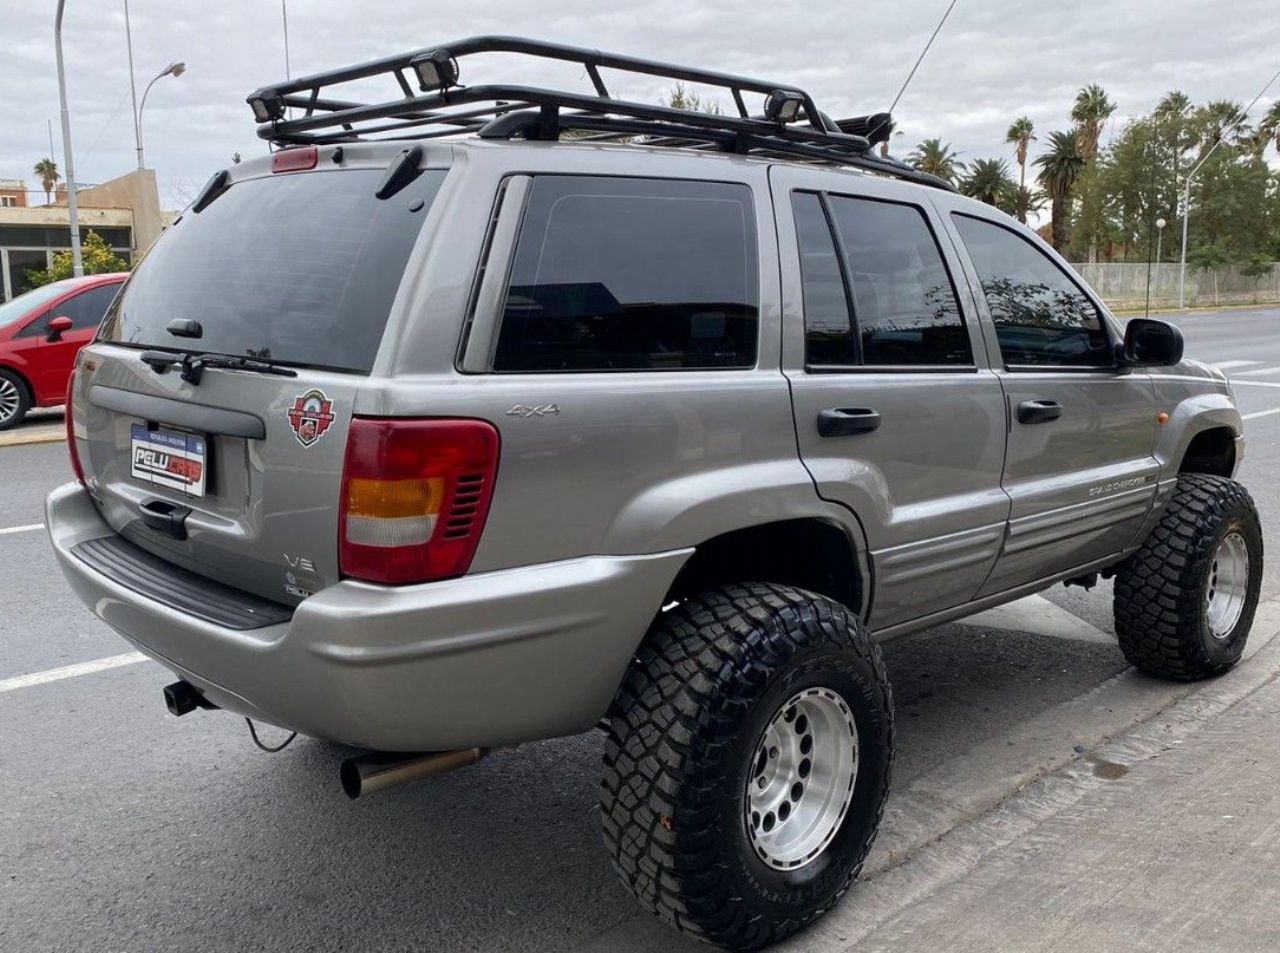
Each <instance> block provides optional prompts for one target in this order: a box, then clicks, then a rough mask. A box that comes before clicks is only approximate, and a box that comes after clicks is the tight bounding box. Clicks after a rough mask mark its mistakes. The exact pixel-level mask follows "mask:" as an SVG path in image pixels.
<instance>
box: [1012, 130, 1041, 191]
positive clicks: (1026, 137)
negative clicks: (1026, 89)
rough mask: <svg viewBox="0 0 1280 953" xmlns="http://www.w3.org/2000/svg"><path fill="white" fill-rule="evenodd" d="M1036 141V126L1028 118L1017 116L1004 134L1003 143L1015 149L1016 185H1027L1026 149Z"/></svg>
mask: <svg viewBox="0 0 1280 953" xmlns="http://www.w3.org/2000/svg"><path fill="white" fill-rule="evenodd" d="M1035 140H1036V126H1035V123H1033V122H1032V121H1031V119H1030V117H1028V116H1019V117H1018V118H1017V119H1015V120H1014V121H1013V124H1012V125H1011V126H1009V131H1008V132H1006V133H1005V134H1004V141H1005V142H1007V143H1009V144H1011V145H1013V146H1016V147H1017V151H1016V156H1017V159H1018V168H1019V169H1020V170H1021V171H1020V173H1019V175H1018V185H1020V186H1025V185H1026V184H1027V148H1028V147H1029V146H1030V145H1031V143H1033V142H1035Z"/></svg>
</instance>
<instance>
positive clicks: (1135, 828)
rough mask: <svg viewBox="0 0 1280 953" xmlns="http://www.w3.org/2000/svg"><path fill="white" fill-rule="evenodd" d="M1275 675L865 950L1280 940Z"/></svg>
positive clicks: (1224, 946) (969, 952) (861, 946)
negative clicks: (1201, 727) (1188, 735)
mask: <svg viewBox="0 0 1280 953" xmlns="http://www.w3.org/2000/svg"><path fill="white" fill-rule="evenodd" d="M1278 729H1280V680H1276V679H1274V678H1273V679H1272V680H1271V681H1269V682H1267V683H1266V684H1265V685H1264V686H1263V687H1262V688H1260V689H1258V690H1257V691H1255V692H1254V693H1253V694H1252V695H1249V696H1247V697H1246V698H1245V699H1244V700H1242V701H1241V702H1239V703H1238V704H1236V705H1235V706H1234V707H1232V708H1230V709H1229V710H1227V711H1226V712H1224V713H1222V714H1220V715H1218V716H1216V717H1214V718H1212V720H1210V721H1209V722H1208V723H1207V724H1206V725H1205V726H1204V727H1203V729H1202V730H1200V731H1198V732H1196V733H1194V734H1193V735H1191V736H1190V737H1188V738H1187V739H1186V740H1185V741H1183V742H1182V743H1177V741H1176V739H1175V740H1174V743H1173V744H1171V745H1170V746H1169V748H1168V750H1166V751H1163V752H1161V753H1158V754H1156V755H1155V756H1153V757H1151V758H1150V759H1149V760H1146V761H1142V762H1139V763H1137V764H1135V765H1134V766H1133V767H1132V768H1127V767H1126V766H1125V765H1123V764H1120V763H1114V764H1113V763H1111V762H1097V761H1095V763H1094V767H1093V774H1094V776H1095V777H1097V778H1099V779H1100V783H1099V784H1098V785H1097V786H1096V787H1095V788H1094V790H1092V791H1090V792H1088V793H1087V794H1086V795H1085V796H1084V797H1082V798H1081V799H1080V800H1079V801H1078V803H1076V804H1075V805H1074V806H1072V807H1070V808H1068V809H1066V810H1063V811H1062V812H1061V813H1059V814H1057V815H1055V816H1053V817H1052V818H1050V819H1049V820H1047V821H1045V822H1044V823H1042V824H1040V825H1039V826H1037V827H1036V828H1035V829H1033V830H1031V831H1030V832H1028V833H1026V834H1025V835H1023V836H1021V837H1018V838H1017V839H1016V840H1014V841H1013V842H1011V843H1010V844H1008V845H1007V846H1006V847H1004V848H1002V849H1000V850H998V851H996V852H994V853H992V854H991V855H990V856H988V857H987V858H986V859H984V860H983V861H981V862H980V863H979V864H978V865H977V866H976V868H975V869H974V870H972V871H971V872H970V873H969V874H967V875H965V876H963V877H961V878H960V879H959V880H956V881H955V882H953V883H951V884H949V885H947V886H946V887H944V888H943V889H940V890H938V891H936V892H934V893H932V894H931V895H929V896H927V897H925V898H923V899H921V900H920V901H918V902H916V903H914V904H911V905H910V906H908V907H907V908H906V909H904V910H902V911H901V912H900V913H898V914H897V915H896V916H895V917H893V919H891V920H890V921H888V922H886V923H885V924H883V925H882V926H880V927H879V928H878V929H876V930H874V931H873V932H871V933H870V934H869V935H867V936H866V937H865V938H864V939H863V940H862V941H861V942H860V943H858V944H857V945H856V947H854V949H856V950H857V951H858V953H872V951H906V950H909V951H911V953H932V951H938V953H942V951H946V953H979V951H981V953H988V951H997V950H999V951H1016V953H1040V951H1071V953H1095V951H1097V953H1102V951H1108V953H1109V951H1114V950H1124V951H1126V953H1144V951H1151V953H1156V951H1160V953H1166V951H1178V950H1186V951H1195V953H1246V951H1255V950H1256V951H1259V953H1261V951H1274V950H1278V949H1280V918H1278V917H1277V910H1280V877H1278V876H1277V872H1278V871H1280V730H1278Z"/></svg>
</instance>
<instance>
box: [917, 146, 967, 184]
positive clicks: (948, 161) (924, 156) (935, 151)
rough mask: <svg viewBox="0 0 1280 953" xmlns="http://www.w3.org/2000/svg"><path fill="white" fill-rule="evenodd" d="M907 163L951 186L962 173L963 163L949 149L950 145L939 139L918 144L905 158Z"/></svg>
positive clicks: (952, 150)
mask: <svg viewBox="0 0 1280 953" xmlns="http://www.w3.org/2000/svg"><path fill="white" fill-rule="evenodd" d="M907 162H908V163H910V164H911V165H912V166H913V167H915V168H916V169H919V170H920V171H921V172H928V173H929V174H930V175H936V176H937V177H938V178H940V179H946V180H947V181H948V182H951V183H953V184H954V183H955V181H956V179H957V178H959V176H960V175H961V174H962V173H963V172H964V163H963V162H961V161H960V157H959V155H958V154H957V153H956V151H955V150H954V149H952V148H951V144H950V143H944V142H943V141H942V140H941V139H926V140H925V141H924V142H922V143H920V145H918V146H916V148H915V150H914V151H913V152H912V153H911V154H910V155H909V156H907Z"/></svg>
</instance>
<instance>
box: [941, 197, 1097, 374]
mask: <svg viewBox="0 0 1280 953" xmlns="http://www.w3.org/2000/svg"><path fill="white" fill-rule="evenodd" d="M953 218H954V219H955V223H956V228H957V229H959V231H960V237H961V238H962V239H963V240H964V244H965V248H967V249H968V250H969V257H970V258H972V259H973V266H974V268H976V269H977V271H978V277H979V278H980V279H981V281H982V291H983V293H984V294H985V295H986V298H987V307H988V308H989V309H990V311H991V317H992V320H993V321H995V325H996V331H997V332H998V334H999V338H1000V353H1001V354H1002V355H1003V357H1004V361H1005V363H1006V364H1051V365H1056V366H1063V365H1066V366H1084V367H1096V366H1110V365H1111V364H1113V363H1114V362H1115V358H1114V355H1113V354H1112V351H1111V344H1110V342H1109V340H1108V338H1107V332H1106V329H1105V328H1104V327H1103V324H1102V319H1101V317H1100V316H1099V314H1098V309H1097V308H1095V307H1094V306H1093V302H1091V301H1090V300H1089V298H1088V297H1087V296H1086V295H1085V293H1084V292H1083V291H1081V290H1080V286H1079V285H1077V284H1076V283H1075V282H1074V281H1072V280H1071V279H1070V278H1068V277H1067V275H1066V274H1065V273H1064V272H1063V271H1062V269H1061V268H1059V267H1058V266H1057V265H1056V264H1055V263H1054V262H1053V260H1052V259H1051V258H1049V257H1048V256H1047V255H1045V254H1044V252H1042V251H1040V249H1038V248H1036V247H1035V246H1034V245H1033V244H1031V242H1029V241H1027V240H1026V239H1025V238H1023V237H1022V236H1020V235H1018V234H1016V233H1015V232H1011V231H1009V230H1008V229H1006V228H1001V227H1000V226H999V225H993V224H992V223H990V222H984V221H982V220H981V219H976V218H970V217H969V216H967V215H955V216H953Z"/></svg>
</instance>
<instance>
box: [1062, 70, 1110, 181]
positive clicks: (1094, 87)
mask: <svg viewBox="0 0 1280 953" xmlns="http://www.w3.org/2000/svg"><path fill="white" fill-rule="evenodd" d="M1115 111H1116V104H1115V103H1113V102H1112V101H1111V99H1110V98H1109V97H1108V96H1107V91H1106V90H1105V89H1103V88H1102V87H1101V86H1099V85H1098V84H1097V83H1090V84H1089V85H1088V86H1083V87H1081V89H1080V92H1078V93H1076V101H1075V104H1074V105H1073V106H1072V107H1071V121H1072V122H1074V123H1075V124H1076V129H1077V130H1078V132H1079V136H1080V138H1079V141H1078V143H1077V148H1078V149H1079V151H1080V155H1081V156H1082V157H1083V158H1084V161H1085V162H1092V161H1093V158H1094V156H1096V155H1097V154H1098V140H1099V138H1101V136H1102V127H1103V126H1104V125H1105V124H1106V122H1107V120H1108V119H1110V118H1111V114H1112V113H1113V112H1115Z"/></svg>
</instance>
